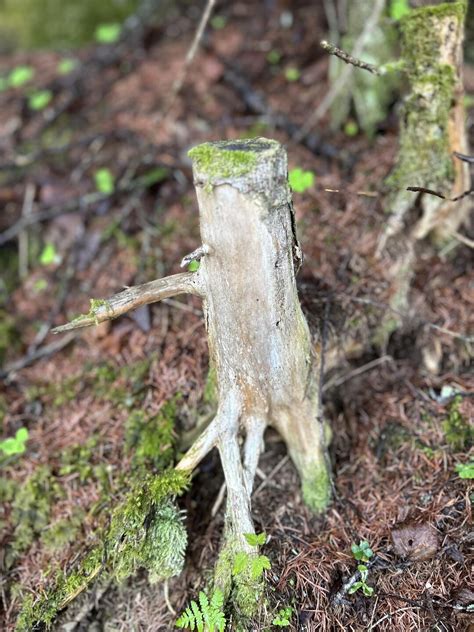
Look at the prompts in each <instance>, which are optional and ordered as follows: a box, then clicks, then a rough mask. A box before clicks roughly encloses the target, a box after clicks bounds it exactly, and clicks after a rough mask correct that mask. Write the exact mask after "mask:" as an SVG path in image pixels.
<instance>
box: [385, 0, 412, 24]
mask: <svg viewBox="0 0 474 632" xmlns="http://www.w3.org/2000/svg"><path fill="white" fill-rule="evenodd" d="M408 13H410V3H409V2H408V0H392V2H391V3H390V17H391V18H392V20H400V19H401V18H403V17H404V16H405V15H407V14H408Z"/></svg>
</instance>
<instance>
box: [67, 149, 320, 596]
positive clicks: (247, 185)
mask: <svg viewBox="0 0 474 632" xmlns="http://www.w3.org/2000/svg"><path fill="white" fill-rule="evenodd" d="M190 156H191V158H192V160H193V172H194V181H195V186H196V190H197V196H198V202H199V210H200V225H201V237H202V246H201V247H200V248H199V249H198V250H197V251H195V253H192V254H191V255H189V256H188V257H185V259H184V261H185V262H188V261H190V260H192V259H200V267H199V269H198V270H197V271H195V272H188V273H185V274H182V275H175V276H173V277H168V278H166V279H162V280H159V281H153V282H151V283H148V284H145V285H144V286H138V287H136V288H131V289H129V290H126V291H125V292H122V293H121V294H119V295H117V296H116V297H115V298H112V299H110V300H109V301H95V302H92V303H91V305H92V307H91V312H89V314H87V315H85V316H82V317H79V319H76V320H75V321H72V323H70V324H69V325H66V326H64V327H62V328H59V329H58V330H64V329H68V328H75V327H81V326H85V325H90V324H94V323H97V322H101V321H102V320H107V319H110V318H113V317H115V316H116V315H119V314H122V313H124V312H125V311H128V310H129V309H133V308H134V307H135V306H139V305H142V304H144V303H151V302H154V301H157V300H161V299H162V298H164V297H166V296H171V295H173V294H179V293H186V292H188V293H193V294H198V295H200V296H201V297H202V298H203V303H204V312H205V322H206V329H207V334H208V340H209V352H210V362H211V366H212V367H213V370H214V371H215V375H216V378H217V389H218V402H219V403H218V409H217V414H216V416H215V418H214V419H213V420H212V421H211V422H210V424H209V425H208V426H207V428H206V429H205V430H204V431H203V432H202V434H201V435H200V437H199V438H198V439H197V441H196V442H195V444H194V445H193V446H192V447H191V448H190V450H189V451H188V452H187V453H186V454H185V456H184V457H183V458H182V460H181V461H180V462H179V463H178V465H177V468H178V469H179V470H193V469H194V468H195V467H196V466H197V465H198V464H199V462H200V461H201V460H202V459H203V458H204V457H205V456H206V455H207V454H208V453H209V452H210V451H211V450H212V449H213V448H214V447H215V448H217V449H218V451H219V454H220V458H221V462H222V467H223V470H224V475H225V482H226V486H227V509H226V523H225V525H226V526H225V534H224V536H225V538H224V540H225V542H224V552H225V557H226V559H227V562H229V554H230V558H232V556H233V555H235V554H236V553H237V552H239V551H244V552H248V553H252V552H255V551H254V550H253V551H252V549H251V547H249V544H248V543H247V540H246V538H245V537H244V534H248V533H252V532H253V531H254V527H253V522H252V517H251V509H250V507H251V494H252V488H253V483H254V477H255V472H256V469H257V465H258V460H259V456H260V454H261V452H262V450H263V440H264V432H265V429H266V428H267V426H272V427H274V428H275V429H276V430H277V431H278V432H279V433H280V435H281V436H282V438H283V439H284V441H285V443H286V445H287V447H288V451H289V453H290V455H291V458H292V459H293V462H294V464H295V466H296V468H297V470H298V472H299V475H300V478H301V483H302V493H303V498H304V500H305V502H306V503H307V504H308V506H309V507H310V508H311V509H313V510H314V511H315V512H322V511H324V509H325V508H326V506H327V504H328V502H329V499H330V475H329V471H328V466H327V459H326V454H325V450H326V446H325V438H324V430H323V424H322V423H321V421H320V415H321V411H320V410H319V393H318V386H319V357H318V356H317V355H316V353H315V351H314V349H313V347H312V344H311V339H310V334H309V329H308V325H307V323H306V320H305V317H304V315H303V313H302V310H301V307H300V303H299V300H298V294H297V289H296V280H295V274H296V272H297V270H298V268H299V266H300V264H301V251H300V247H299V245H298V241H297V238H296V233H295V219H294V214H293V208H292V203H291V195H290V190H289V187H288V181H287V158H286V152H285V150H284V149H283V147H282V146H281V145H280V144H279V143H277V142H276V141H273V140H267V139H263V138H260V139H255V140H249V141H229V142H224V141H223V142H213V143H205V144H203V145H199V146H198V147H196V148H194V149H193V150H192V151H191V152H190ZM241 437H244V441H243V446H242V448H241V444H240V439H241ZM222 559H223V558H222V556H221V561H222ZM230 563H231V564H232V561H231V560H230ZM223 566H224V565H223V564H221V566H220V572H219V574H218V580H217V581H218V583H221V584H225V583H226V582H227V584H228V582H229V577H228V576H227V577H224V576H225V575H226V573H225V572H223V570H222V569H223ZM227 575H229V573H227ZM254 594H255V593H254Z"/></svg>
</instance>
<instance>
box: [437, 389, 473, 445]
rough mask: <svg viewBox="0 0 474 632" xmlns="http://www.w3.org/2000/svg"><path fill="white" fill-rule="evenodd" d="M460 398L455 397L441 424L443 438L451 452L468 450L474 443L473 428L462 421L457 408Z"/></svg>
mask: <svg viewBox="0 0 474 632" xmlns="http://www.w3.org/2000/svg"><path fill="white" fill-rule="evenodd" d="M461 402H462V397H460V396H458V397H455V398H454V400H453V401H452V402H451V404H450V406H449V408H448V416H447V417H446V419H445V420H444V421H443V423H442V428H443V432H444V438H445V439H446V442H447V443H448V444H449V446H450V448H452V449H453V450H468V449H469V448H471V447H472V445H473V443H474V427H473V426H472V425H471V424H470V423H469V421H468V420H466V419H464V417H463V416H462V414H461V412H460V410H459V407H460V404H461Z"/></svg>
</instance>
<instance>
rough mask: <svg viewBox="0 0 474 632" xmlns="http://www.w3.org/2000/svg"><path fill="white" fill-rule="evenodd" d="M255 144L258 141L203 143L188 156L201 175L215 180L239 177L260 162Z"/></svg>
mask: <svg viewBox="0 0 474 632" xmlns="http://www.w3.org/2000/svg"><path fill="white" fill-rule="evenodd" d="M267 142H269V141H267ZM255 143H257V144H258V139H257V140H253V139H252V140H248V141H242V140H241V141H235V142H234V143H232V142H231V141H230V142H227V141H219V142H214V143H203V144H202V145H198V146H197V147H194V148H193V149H191V150H190V151H189V152H188V155H189V157H190V158H191V159H192V160H193V162H194V163H195V164H196V167H197V169H198V171H199V172H200V173H203V174H205V175H207V176H210V177H212V178H213V179H219V178H231V177H238V176H243V175H245V174H246V173H249V172H250V171H252V170H253V169H254V168H255V166H256V164H257V160H258V158H257V153H256V152H255V151H254V150H253V148H254V147H255ZM234 147H235V148H234ZM237 147H238V149H237ZM240 147H241V148H242V149H240Z"/></svg>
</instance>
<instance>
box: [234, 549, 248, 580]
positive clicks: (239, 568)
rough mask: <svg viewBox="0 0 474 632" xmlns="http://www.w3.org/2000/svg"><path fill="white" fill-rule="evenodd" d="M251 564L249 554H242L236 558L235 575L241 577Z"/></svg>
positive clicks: (238, 554)
mask: <svg viewBox="0 0 474 632" xmlns="http://www.w3.org/2000/svg"><path fill="white" fill-rule="evenodd" d="M248 563H249V555H248V553H244V552H242V551H241V552H240V553H237V554H236V556H235V557H234V566H233V568H232V574H233V575H240V573H243V571H244V570H245V569H246V568H247V566H248Z"/></svg>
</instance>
